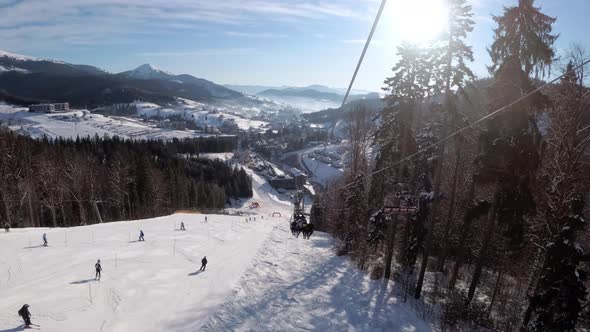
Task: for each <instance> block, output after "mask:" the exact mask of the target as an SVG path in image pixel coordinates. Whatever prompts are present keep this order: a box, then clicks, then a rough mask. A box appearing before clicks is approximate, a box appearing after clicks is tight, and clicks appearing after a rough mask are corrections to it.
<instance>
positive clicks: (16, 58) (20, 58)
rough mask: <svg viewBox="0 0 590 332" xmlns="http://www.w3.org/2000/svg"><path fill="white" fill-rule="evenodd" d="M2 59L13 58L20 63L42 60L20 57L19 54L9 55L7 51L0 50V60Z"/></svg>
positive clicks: (26, 56) (25, 56)
mask: <svg viewBox="0 0 590 332" xmlns="http://www.w3.org/2000/svg"><path fill="white" fill-rule="evenodd" d="M2 57H7V58H13V59H15V60H20V61H42V59H39V58H34V57H32V56H28V55H20V54H15V53H10V52H7V51H2V50H0V58H2Z"/></svg>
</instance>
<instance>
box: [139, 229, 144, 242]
mask: <svg viewBox="0 0 590 332" xmlns="http://www.w3.org/2000/svg"><path fill="white" fill-rule="evenodd" d="M143 235H144V234H143V231H142V230H141V229H140V230H139V241H145V239H144V238H143Z"/></svg>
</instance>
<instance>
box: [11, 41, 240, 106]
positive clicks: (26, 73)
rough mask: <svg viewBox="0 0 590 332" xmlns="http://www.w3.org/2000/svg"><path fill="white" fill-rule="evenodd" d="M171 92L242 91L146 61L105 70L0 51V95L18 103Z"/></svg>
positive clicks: (155, 97) (228, 95)
mask: <svg viewBox="0 0 590 332" xmlns="http://www.w3.org/2000/svg"><path fill="white" fill-rule="evenodd" d="M175 97H181V98H186V99H191V100H196V101H214V100H216V99H239V98H241V97H243V95H242V94H241V93H239V92H237V91H233V90H231V89H228V88H226V87H224V86H221V85H218V84H215V83H213V82H211V81H208V80H205V79H201V78H197V77H194V76H191V75H186V74H183V75H174V74H171V73H169V72H166V71H164V70H161V69H158V68H155V67H153V66H151V65H149V64H145V65H141V66H139V67H137V68H135V69H133V70H130V71H126V72H122V73H119V74H110V73H108V72H106V71H104V70H102V69H99V68H97V67H93V66H88V65H73V64H69V63H65V62H61V61H55V60H46V59H38V58H34V57H30V56H25V55H18V54H13V53H10V52H5V51H0V100H5V101H9V102H12V103H20V104H23V105H26V104H30V103H32V102H60V101H67V102H70V103H71V104H72V105H73V106H75V107H83V106H87V107H95V106H100V105H106V104H111V103H125V102H131V101H134V100H137V99H141V100H145V101H151V102H157V103H164V102H172V101H174V99H175Z"/></svg>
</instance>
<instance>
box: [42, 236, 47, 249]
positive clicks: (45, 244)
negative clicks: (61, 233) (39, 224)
mask: <svg viewBox="0 0 590 332" xmlns="http://www.w3.org/2000/svg"><path fill="white" fill-rule="evenodd" d="M43 246H44V247H47V234H45V233H43Z"/></svg>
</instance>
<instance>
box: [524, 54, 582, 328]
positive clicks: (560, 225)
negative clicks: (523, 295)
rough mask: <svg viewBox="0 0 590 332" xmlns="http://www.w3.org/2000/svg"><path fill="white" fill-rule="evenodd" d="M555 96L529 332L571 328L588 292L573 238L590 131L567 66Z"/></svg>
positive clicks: (579, 92)
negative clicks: (541, 257) (541, 258)
mask: <svg viewBox="0 0 590 332" xmlns="http://www.w3.org/2000/svg"><path fill="white" fill-rule="evenodd" d="M558 93H559V95H558V98H557V100H556V102H555V105H554V107H552V108H551V110H550V111H549V119H550V120H549V132H548V134H547V136H548V138H547V142H548V143H549V144H548V147H549V151H548V153H547V154H546V156H547V157H546V158H545V159H546V160H545V163H544V165H543V169H542V177H541V182H542V184H543V186H542V188H543V189H544V190H543V196H542V197H543V198H544V199H543V200H542V203H541V204H540V205H541V206H540V210H541V215H540V216H539V219H540V220H539V222H540V223H541V224H542V225H545V226H544V227H543V229H545V230H546V232H547V234H546V235H545V236H544V238H545V239H546V240H545V243H543V244H541V245H543V246H544V249H545V250H544V252H545V259H544V263H543V266H542V269H541V275H540V278H539V281H538V282H537V285H536V287H535V290H534V293H533V296H532V297H531V299H530V303H529V307H528V309H527V312H526V315H525V319H524V324H525V326H527V328H528V330H530V331H552V330H565V331H568V330H573V329H574V327H575V325H576V321H577V320H578V317H579V315H580V312H581V310H582V303H583V302H585V301H586V293H587V292H586V287H585V285H584V280H585V279H586V271H584V270H583V269H582V267H581V264H580V260H581V258H582V256H583V255H584V251H583V249H582V247H581V246H580V245H579V244H578V243H577V239H578V234H579V233H580V232H581V231H583V230H585V228H586V223H585V220H584V218H583V213H584V212H583V211H584V206H585V203H586V200H587V199H588V197H587V191H588V189H589V188H590V186H589V185H588V184H587V183H586V182H585V181H584V175H583V172H584V169H583V165H582V164H581V162H580V158H581V157H582V155H583V153H584V151H585V150H586V147H587V146H588V145H589V144H590V127H584V125H583V124H581V123H580V121H579V120H580V118H581V116H582V114H583V113H584V112H586V111H587V110H588V109H590V96H589V95H588V92H587V90H586V88H584V87H583V86H581V85H578V79H577V77H576V73H575V72H574V70H573V65H572V64H571V63H570V64H569V65H568V67H567V69H566V76H565V77H564V78H563V80H562V82H561V86H560V88H559V92H558ZM540 235H541V236H543V235H542V234H540Z"/></svg>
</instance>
